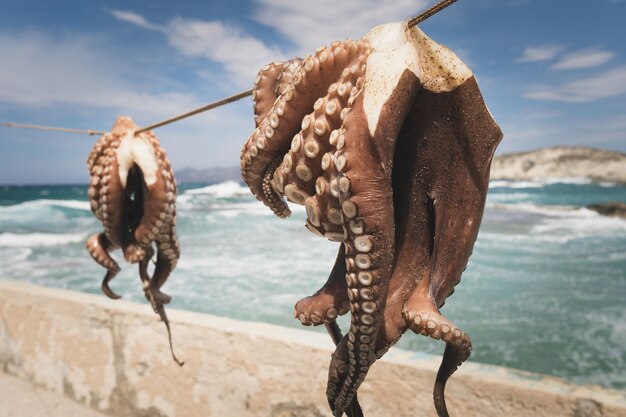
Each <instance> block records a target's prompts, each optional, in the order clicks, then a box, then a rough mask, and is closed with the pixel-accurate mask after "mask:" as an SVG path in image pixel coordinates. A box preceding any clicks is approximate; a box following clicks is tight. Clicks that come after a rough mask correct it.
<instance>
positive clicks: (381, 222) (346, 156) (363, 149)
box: [331, 63, 421, 414]
mask: <svg viewBox="0 0 626 417" xmlns="http://www.w3.org/2000/svg"><path fill="white" fill-rule="evenodd" d="M376 65H377V64H376V63H375V64H374V66H375V67H374V68H373V70H374V71H375V70H377V69H378V68H376ZM370 70H371V69H370V68H369V64H368V67H367V68H364V71H370ZM361 86H362V81H361V80H359V81H357V84H356V87H357V89H359V90H360V89H361V88H363V91H362V92H358V91H357V94H356V95H355V100H354V105H353V107H352V108H351V109H349V110H348V112H347V113H346V115H345V116H344V118H345V119H344V129H345V131H346V133H345V148H344V149H342V150H339V151H337V153H336V154H335V156H334V161H335V166H336V168H337V170H338V171H339V172H340V174H341V175H340V176H339V182H340V183H341V181H342V180H343V181H344V184H345V185H344V187H342V190H341V194H340V202H341V206H342V212H343V215H344V216H345V219H346V226H347V228H348V229H349V239H348V240H347V241H346V248H347V249H348V250H349V252H351V255H350V254H349V255H348V258H347V259H348V260H350V259H352V264H350V263H349V264H348V274H347V276H346V279H347V281H348V285H349V287H350V289H349V295H350V296H351V302H352V304H353V305H352V310H353V316H352V323H353V326H351V328H350V332H349V333H348V335H347V337H348V339H349V341H348V342H347V347H348V356H349V363H350V365H349V371H352V368H353V367H354V369H355V370H356V369H357V366H358V374H357V373H356V371H354V372H353V374H354V375H350V372H349V373H348V375H347V376H346V377H345V379H344V380H343V381H341V384H342V387H341V389H340V391H339V392H338V393H337V396H336V399H335V409H334V411H335V413H336V414H337V413H340V412H341V410H343V409H344V408H345V407H346V406H347V405H348V403H349V402H350V400H351V399H352V397H353V396H354V394H355V393H356V390H357V389H358V387H359V385H360V384H361V382H362V381H363V380H364V379H365V376H366V375H367V372H368V371H369V367H370V366H371V364H372V363H373V362H374V360H375V358H376V356H375V350H374V349H375V346H376V336H375V334H373V335H372V333H377V332H378V329H379V327H380V325H381V322H382V317H383V312H384V309H385V302H386V298H387V291H388V288H389V282H390V278H391V274H392V266H393V264H394V258H395V233H394V231H395V217H394V202H393V194H392V193H391V192H390V190H391V184H392V167H393V161H394V154H395V145H396V142H397V138H398V136H399V134H400V131H401V128H402V125H403V123H404V120H405V117H406V115H407V114H408V110H409V109H410V107H411V103H412V102H413V100H414V98H415V95H416V93H417V91H418V90H419V88H420V86H421V84H420V82H419V80H418V79H417V77H415V76H414V75H413V74H412V73H411V72H409V71H404V72H403V73H402V74H401V75H400V76H399V78H398V80H397V85H396V87H395V88H394V89H393V90H392V91H391V93H390V95H389V97H388V98H387V100H386V101H385V103H384V106H383V108H382V111H380V113H379V114H378V115H377V121H376V125H375V129H374V131H373V132H372V131H371V130H370V129H369V125H370V124H369V121H370V120H369V119H370V118H371V117H372V115H371V114H369V113H368V111H367V108H366V107H365V106H364V100H365V99H366V98H368V95H369V94H376V93H377V91H376V89H375V87H374V86H363V87H361ZM360 138H365V140H363V139H360ZM364 167H367V169H365V168H364ZM352 256H353V257H354V258H352ZM351 272H352V273H353V274H352V275H351V274H350V273H351ZM355 275H356V279H354V278H355V277H354V276H355ZM368 332H369V333H368ZM357 357H358V358H359V360H358V362H357V360H356V358H357ZM331 397H332V396H331Z"/></svg>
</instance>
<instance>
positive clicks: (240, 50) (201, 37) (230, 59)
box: [166, 17, 284, 86]
mask: <svg viewBox="0 0 626 417" xmlns="http://www.w3.org/2000/svg"><path fill="white" fill-rule="evenodd" d="M166 34H167V37H168V41H169V43H170V45H171V46H172V47H173V48H175V49H177V50H178V51H180V52H181V53H182V54H184V55H188V56H202V57H205V58H207V59H209V60H211V61H215V62H218V63H220V64H222V65H223V66H224V69H225V70H226V71H227V72H228V73H229V74H230V75H232V76H233V77H235V81H236V82H237V83H238V84H240V85H245V86H252V84H253V82H254V78H255V77H256V75H257V73H258V72H259V70H260V69H261V68H262V67H263V66H264V65H265V64H268V63H270V62H273V61H276V60H281V59H284V56H283V54H282V52H281V51H280V50H278V49H276V48H271V47H268V46H266V45H265V44H264V43H263V42H261V41H259V40H258V39H256V38H253V37H252V36H248V35H245V34H243V33H242V32H241V31H240V30H239V29H238V28H236V27H233V26H227V25H224V24H223V23H221V22H207V21H201V20H191V19H182V18H180V17H177V18H175V19H173V20H172V21H170V22H169V24H168V26H167V31H166Z"/></svg>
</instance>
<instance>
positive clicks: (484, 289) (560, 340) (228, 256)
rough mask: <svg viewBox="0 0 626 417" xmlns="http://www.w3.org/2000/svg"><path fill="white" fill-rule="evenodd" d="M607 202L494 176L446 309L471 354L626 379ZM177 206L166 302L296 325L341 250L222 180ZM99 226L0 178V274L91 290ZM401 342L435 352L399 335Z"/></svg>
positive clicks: (43, 191)
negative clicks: (602, 207) (178, 252)
mask: <svg viewBox="0 0 626 417" xmlns="http://www.w3.org/2000/svg"><path fill="white" fill-rule="evenodd" d="M605 201H625V202H626V187H621V186H616V185H613V184H591V183H587V182H585V181H574V180H570V181H568V182H565V183H563V182H550V181H544V182H509V181H494V182H492V183H491V187H490V193H489V198H488V202H487V209H486V212H485V217H484V220H483V224H482V228H481V231H480V234H479V237H478V241H477V243H476V247H475V250H474V255H473V256H472V258H471V259H470V263H469V267H468V269H467V271H466V272H465V274H464V275H463V279H462V281H461V283H460V284H459V286H458V287H457V290H456V292H455V294H454V296H453V297H451V298H450V299H449V300H448V302H447V303H446V306H445V307H444V309H443V313H444V314H445V315H446V316H448V317H449V318H450V319H452V320H453V321H454V322H456V323H457V324H458V325H459V326H460V327H462V328H463V329H464V330H466V331H467V332H469V334H470V335H471V336H472V339H473V342H474V346H475V348H474V352H473V354H472V358H471V360H473V361H476V362H482V363H490V364H495V365H503V366H508V367H513V368H518V369H524V370H529V371H534V372H541V373H545V374H552V375H556V376H560V377H564V378H567V379H569V380H571V381H574V382H578V383H593V384H600V385H604V386H607V387H613V388H621V389H624V388H626V348H625V347H626V220H622V219H615V218H609V217H603V216H600V215H598V214H596V213H594V212H591V211H589V210H587V209H584V208H581V207H583V206H585V205H587V204H591V203H598V202H605ZM178 212H179V216H178V230H179V235H180V240H181V247H182V257H181V259H180V262H179V265H178V268H177V269H176V270H175V271H174V273H173V274H172V276H171V277H170V280H169V281H168V283H167V284H166V287H165V290H166V292H168V293H169V294H171V295H172V296H173V297H174V300H173V302H172V305H173V307H176V308H183V309H189V310H195V311H202V312H207V313H212V314H218V315H222V316H228V317H233V318H238V319H242V320H257V321H264V322H268V323H274V324H279V325H284V326H289V327H300V326H299V322H297V321H296V320H294V319H293V305H294V304H295V302H296V301H297V300H298V299H300V298H302V297H304V296H306V295H309V294H311V293H313V292H314V291H315V290H316V289H317V288H319V286H320V285H322V284H323V283H324V282H325V279H326V277H327V274H328V271H329V270H330V268H331V266H332V264H333V262H334V259H335V255H336V251H337V248H338V247H337V244H335V243H331V242H328V241H326V240H324V239H320V238H318V237H315V236H313V235H312V234H311V233H310V232H308V231H307V230H306V229H305V228H304V227H303V224H304V218H305V214H304V210H302V209H301V208H299V207H295V208H294V213H293V215H292V217H291V218H290V219H288V220H281V219H278V218H275V217H274V216H273V215H272V214H271V212H270V211H269V210H268V209H266V208H265V207H263V206H262V205H261V204H260V203H258V202H257V201H256V200H255V199H254V198H253V197H252V196H251V195H250V193H249V191H248V190H247V189H246V188H244V187H242V186H241V185H239V184H237V183H223V184H216V185H210V186H202V185H195V186H185V185H183V186H182V187H180V195H179V199H178ZM99 230H101V226H100V225H99V224H98V222H97V221H96V220H95V218H94V217H93V216H92V215H91V213H90V211H89V206H88V203H87V198H86V187H84V186H63V187H57V186H37V187H13V186H5V187H2V186H0V271H1V276H2V278H8V279H16V280H23V281H29V282H34V283H37V284H42V285H47V286H52V287H61V288H68V289H73V290H78V291H85V292H89V293H94V294H100V289H99V287H100V281H101V278H102V276H103V275H104V272H103V270H102V269H101V268H100V267H99V266H98V265H96V264H95V263H94V262H93V261H92V260H91V259H90V257H89V256H88V254H87V252H86V250H85V249H84V241H85V239H86V237H87V236H88V235H89V234H90V233H93V232H96V231H99ZM116 257H117V259H118V260H119V261H120V265H123V267H124V270H123V271H122V273H120V274H119V275H118V277H116V278H115V280H114V281H113V282H112V285H111V286H112V288H113V289H114V290H115V291H116V292H118V293H120V294H122V295H123V296H124V297H125V298H126V299H130V300H133V301H138V302H142V303H144V304H145V300H144V298H143V294H142V292H141V289H140V285H139V280H138V278H137V276H136V270H135V267H134V266H131V265H127V264H124V263H123V261H122V260H121V259H120V256H119V254H116ZM146 309H149V306H148V305H147V304H146ZM344 323H345V321H344ZM307 329H309V330H310V331H323V330H322V329H311V328H307ZM174 332H175V330H174ZM399 346H400V347H402V348H405V349H409V350H420V351H427V352H430V353H435V354H440V353H441V352H442V350H443V344H442V343H441V342H436V341H430V340H427V339H426V338H424V337H422V336H417V335H413V334H409V333H407V334H406V335H405V336H404V337H403V338H402V340H401V341H400V343H399Z"/></svg>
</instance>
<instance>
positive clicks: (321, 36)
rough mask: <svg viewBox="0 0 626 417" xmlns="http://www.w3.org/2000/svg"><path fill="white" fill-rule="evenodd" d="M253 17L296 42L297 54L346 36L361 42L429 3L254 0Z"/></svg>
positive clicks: (407, 0)
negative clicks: (378, 29) (376, 27)
mask: <svg viewBox="0 0 626 417" xmlns="http://www.w3.org/2000/svg"><path fill="white" fill-rule="evenodd" d="M255 2H256V4H257V5H258V7H257V9H256V11H255V13H254V14H253V18H254V19H255V20H256V21H257V22H259V23H261V24H263V25H266V26H269V27H271V28H273V29H274V30H276V31H277V32H278V33H280V34H281V35H283V36H284V37H285V38H286V39H288V40H290V41H291V42H293V43H294V46H295V48H294V52H295V54H297V55H306V54H309V53H311V52H313V51H314V50H315V49H317V48H318V47H320V46H322V45H325V44H329V43H331V42H332V41H335V40H342V39H345V38H347V37H350V38H352V39H359V38H360V37H362V36H363V35H365V34H366V33H367V32H369V31H370V30H371V29H372V28H373V27H374V26H377V25H380V24H382V23H389V22H396V21H402V20H407V19H410V18H411V17H413V16H415V15H417V14H418V13H420V12H421V11H423V10H424V9H425V8H426V6H428V5H430V3H432V2H430V1H427V0H395V1H384V2H381V1H379V0H343V1H337V0H317V1H306V2H301V1H293V0H255Z"/></svg>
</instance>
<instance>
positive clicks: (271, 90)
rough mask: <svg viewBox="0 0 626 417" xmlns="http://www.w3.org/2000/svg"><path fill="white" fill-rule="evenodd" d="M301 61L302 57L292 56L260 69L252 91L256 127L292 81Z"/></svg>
mask: <svg viewBox="0 0 626 417" xmlns="http://www.w3.org/2000/svg"><path fill="white" fill-rule="evenodd" d="M301 62H302V60H301V59H300V58H292V59H290V60H289V61H285V62H272V63H271V64H268V65H266V66H264V67H263V68H262V69H261V71H259V74H258V75H257V77H256V80H255V82H254V90H253V91H252V99H253V103H254V104H253V105H254V114H255V124H256V127H259V123H261V121H263V119H265V118H266V117H267V115H268V114H269V112H270V110H271V109H272V106H273V105H274V102H275V101H276V98H278V96H279V95H281V94H282V93H283V91H284V89H285V87H286V86H287V85H288V84H289V83H290V82H291V80H292V79H293V75H294V73H295V71H296V70H297V69H298V68H299V67H300V63H301Z"/></svg>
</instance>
